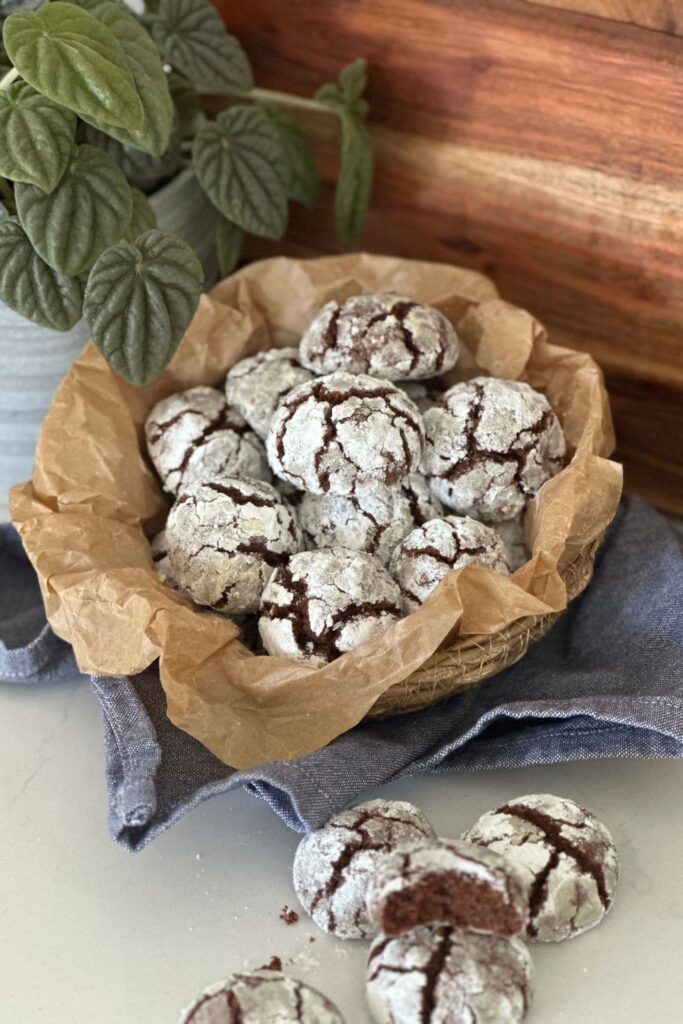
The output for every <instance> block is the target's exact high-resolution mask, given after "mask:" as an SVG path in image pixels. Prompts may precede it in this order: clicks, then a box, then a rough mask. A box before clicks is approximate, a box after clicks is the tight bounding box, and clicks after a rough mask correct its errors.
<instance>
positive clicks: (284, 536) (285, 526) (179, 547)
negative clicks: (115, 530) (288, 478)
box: [166, 477, 301, 614]
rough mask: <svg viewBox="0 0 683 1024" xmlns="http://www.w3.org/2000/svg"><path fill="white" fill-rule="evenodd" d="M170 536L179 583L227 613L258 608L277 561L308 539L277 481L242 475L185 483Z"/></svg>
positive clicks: (173, 512)
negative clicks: (275, 485) (250, 478)
mask: <svg viewBox="0 0 683 1024" xmlns="http://www.w3.org/2000/svg"><path fill="white" fill-rule="evenodd" d="M166 536H167V539H168V546H169V555H170V559H171V567H172V569H173V572H174V574H175V578H176V580H177V582H178V585H179V586H180V587H182V589H183V590H185V591H187V593H188V594H189V595H190V597H191V598H192V599H193V600H194V601H196V602H197V604H201V605H206V606H208V607H210V608H214V609H215V610H216V611H221V612H226V613H228V614H240V613H243V612H253V611H256V610H257V609H258V605H259V600H260V597H261V592H262V591H263V588H264V587H265V585H266V583H267V582H268V580H269V579H270V577H271V576H272V574H273V572H274V570H275V567H276V566H280V565H284V563H285V562H286V561H287V560H288V558H289V556H290V555H291V554H293V553H294V552H295V551H298V550H299V548H300V547H301V531H300V530H299V526H298V523H297V522H296V518H295V516H294V513H293V512H292V510H291V508H290V507H289V506H288V505H286V504H285V502H284V501H283V499H282V497H281V496H280V495H279V494H278V492H277V491H276V490H275V488H274V487H271V485H270V484H267V483H264V482H262V481H258V480H239V479H237V477H220V478H219V479H217V480H212V481H210V482H208V483H194V484H190V486H189V487H187V488H185V489H184V490H183V491H181V493H180V494H179V495H178V497H177V499H176V503H175V505H174V506H173V508H172V509H171V511H170V513H169V516H168V520H167V523H166Z"/></svg>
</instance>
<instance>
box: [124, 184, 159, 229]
mask: <svg viewBox="0 0 683 1024" xmlns="http://www.w3.org/2000/svg"><path fill="white" fill-rule="evenodd" d="M131 195H132V198H133V212H132V213H131V215H130V221H129V223H128V227H127V228H126V232H125V234H124V236H123V241H124V242H135V241H137V239H138V238H139V237H140V235H143V234H144V233H145V231H151V230H152V228H155V227H156V226H157V218H156V214H155V213H154V210H153V209H152V207H151V205H150V202H149V199H148V198H147V196H146V195H145V193H144V192H140V191H139V190H138V189H137V188H133V189H131Z"/></svg>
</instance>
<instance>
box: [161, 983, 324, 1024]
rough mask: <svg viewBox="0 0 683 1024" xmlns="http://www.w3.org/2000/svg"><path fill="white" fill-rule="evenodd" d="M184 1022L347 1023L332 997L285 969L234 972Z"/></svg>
mask: <svg viewBox="0 0 683 1024" xmlns="http://www.w3.org/2000/svg"><path fill="white" fill-rule="evenodd" d="M181 1024H344V1018H343V1017H342V1015H341V1014H340V1012H339V1010H338V1009H337V1008H336V1006H334V1005H333V1004H332V1003H331V1002H330V1000H329V999H328V998H327V997H326V996H324V995H322V994H321V993H320V992H318V991H317V990H316V989H314V988H311V987H310V986H309V985H305V984H304V983H303V982H302V981H297V980H296V979H295V978H289V977H287V975H285V974H282V972H281V971H270V970H265V969H263V970H259V971H249V972H248V973H244V974H233V975H231V976H230V977H229V978H228V979H227V980H226V981H223V982H220V983H219V984H218V985H212V986H211V988H209V989H207V990H206V992H204V994H203V995H201V996H200V997H199V999H197V1000H196V1002H194V1003H193V1004H192V1006H191V1007H190V1008H189V1009H188V1010H186V1011H185V1013H184V1014H183V1017H182V1021H181Z"/></svg>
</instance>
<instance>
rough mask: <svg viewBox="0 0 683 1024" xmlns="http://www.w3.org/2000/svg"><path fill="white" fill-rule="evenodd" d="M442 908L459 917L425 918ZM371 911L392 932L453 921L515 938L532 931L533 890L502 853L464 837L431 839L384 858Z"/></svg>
mask: <svg viewBox="0 0 683 1024" xmlns="http://www.w3.org/2000/svg"><path fill="white" fill-rule="evenodd" d="M437 906H440V907H441V910H442V912H444V913H445V912H446V910H447V911H448V912H449V913H450V914H454V915H455V916H456V917H457V918H458V920H454V919H452V918H451V917H445V916H443V917H440V916H436V917H435V916H431V917H430V916H427V917H425V913H426V914H427V915H429V914H430V913H431V914H434V912H435V908H436V907H437ZM367 910H368V917H369V918H370V920H371V921H374V923H375V924H376V925H377V929H378V931H383V932H385V933H386V934H388V935H397V934H399V933H402V932H404V931H408V930H409V929H410V928H411V927H415V926H417V925H425V924H434V923H448V924H451V925H452V926H453V927H456V928H458V930H459V931H468V932H480V933H482V934H493V935H498V936H500V937H506V938H509V937H510V936H511V935H518V934H520V932H523V931H524V930H525V929H526V926H527V923H528V894H527V891H526V889H525V887H524V886H523V885H522V883H521V882H520V880H519V879H518V877H517V876H516V874H515V873H514V872H513V871H511V870H510V868H509V867H508V866H507V864H506V862H505V859H504V858H503V857H502V856H501V854H498V853H495V852H494V851H493V850H487V849H484V848H483V847H477V846H474V845H473V844H472V843H466V842H463V840H458V839H437V840H435V841H434V840H431V841H430V840H425V841H424V842H421V843H414V844H411V845H410V846H406V847H401V848H399V849H398V850H396V851H395V852H394V853H392V854H389V855H388V856H387V857H385V858H384V859H383V860H382V862H381V864H379V865H378V867H377V870H376V872H375V873H374V875H373V876H372V878H371V879H370V883H369V885H368V895H367ZM399 919H400V920H399ZM409 921H410V923H408V922H409Z"/></svg>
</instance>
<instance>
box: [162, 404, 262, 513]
mask: <svg viewBox="0 0 683 1024" xmlns="http://www.w3.org/2000/svg"><path fill="white" fill-rule="evenodd" d="M145 436H146V438H147V451H148V452H149V457H150V459H151V460H152V462H153V464H154V468H155V469H156V471H157V473H158V474H159V477H160V479H161V484H162V487H163V488H164V490H165V491H168V493H169V494H177V493H178V491H179V490H180V489H181V487H185V486H187V485H188V484H190V483H193V482H194V481H195V480H210V479H211V478H212V477H216V476H225V475H231V476H233V475H234V476H245V477H253V478H254V479H256V480H269V479H270V472H269V470H268V460H267V458H266V453H265V449H264V447H263V444H262V442H261V441H260V439H259V438H258V437H257V436H256V434H255V433H254V432H253V430H250V429H249V427H248V426H247V423H246V421H245V420H244V419H243V417H242V416H241V415H240V414H239V413H238V412H237V410H236V409H231V408H230V406H229V405H228V404H227V403H226V401H225V398H224V397H223V395H222V394H221V393H220V391H217V390H216V389H215V388H207V387H197V388H190V390H189V391H180V392H179V393H178V394H176V395H170V396H169V397H168V398H164V399H162V401H161V402H157V404H156V405H155V406H154V408H153V409H152V411H151V413H150V414H149V416H148V417H147V422H146V424H145Z"/></svg>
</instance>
